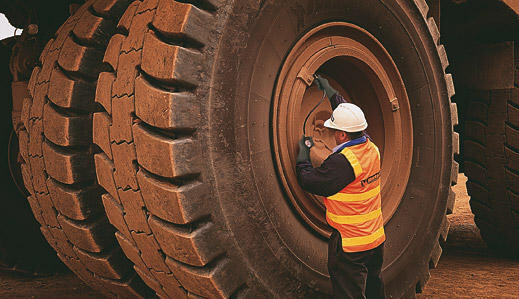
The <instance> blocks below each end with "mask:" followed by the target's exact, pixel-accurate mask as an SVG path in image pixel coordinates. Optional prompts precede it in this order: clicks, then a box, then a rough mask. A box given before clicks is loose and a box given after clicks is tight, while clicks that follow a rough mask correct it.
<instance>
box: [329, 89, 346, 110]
mask: <svg viewBox="0 0 519 299" xmlns="http://www.w3.org/2000/svg"><path fill="white" fill-rule="evenodd" d="M342 103H347V101H346V100H345V99H344V97H343V96H341V95H340V94H339V93H338V92H337V93H335V94H334V95H333V97H332V99H331V100H330V104H331V105H332V111H333V110H335V108H337V106H339V105H340V104H342Z"/></svg>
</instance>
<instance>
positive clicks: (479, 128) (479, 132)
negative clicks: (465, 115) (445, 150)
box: [464, 121, 487, 144]
mask: <svg viewBox="0 0 519 299" xmlns="http://www.w3.org/2000/svg"><path fill="white" fill-rule="evenodd" d="M464 134H465V140H466V139H471V140H473V141H477V142H479V143H480V144H487V141H486V139H487V126H486V125H485V124H483V123H481V122H478V121H466V122H465V127H464Z"/></svg>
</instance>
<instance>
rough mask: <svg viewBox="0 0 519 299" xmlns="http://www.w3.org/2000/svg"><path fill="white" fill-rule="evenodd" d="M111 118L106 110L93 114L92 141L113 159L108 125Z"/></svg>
mask: <svg viewBox="0 0 519 299" xmlns="http://www.w3.org/2000/svg"><path fill="white" fill-rule="evenodd" d="M111 122H112V120H111V119H110V116H109V115H108V114H107V113H106V112H98V113H95V114H94V120H93V128H94V130H93V131H94V132H93V141H94V143H95V144H97V145H98V146H99V147H100V148H101V150H102V151H103V152H104V153H105V154H106V156H107V157H108V159H113V156H112V148H111V144H110V125H111Z"/></svg>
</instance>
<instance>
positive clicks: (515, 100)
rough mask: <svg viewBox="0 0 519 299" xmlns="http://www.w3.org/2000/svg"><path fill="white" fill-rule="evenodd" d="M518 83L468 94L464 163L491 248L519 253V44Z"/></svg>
mask: <svg viewBox="0 0 519 299" xmlns="http://www.w3.org/2000/svg"><path fill="white" fill-rule="evenodd" d="M515 52H516V53H515V57H516V61H515V64H516V65H515V72H516V73H515V88H512V89H501V90H482V91H472V92H467V93H466V94H464V96H465V97H466V102H465V103H464V105H465V107H467V108H466V110H465V117H464V138H463V139H464V141H463V142H464V164H465V165H464V166H465V174H466V175H467V177H468V181H467V190H468V193H469V195H470V196H471V197H470V206H471V208H472V212H473V213H474V221H475V222H476V225H477V226H478V228H479V230H480V232H481V236H482V237H483V239H484V240H485V241H486V243H487V245H488V247H489V248H490V249H491V250H493V251H495V252H498V253H501V254H505V255H509V256H515V257H516V256H518V252H519V59H518V56H517V55H518V54H519V45H518V44H517V42H516V44H515Z"/></svg>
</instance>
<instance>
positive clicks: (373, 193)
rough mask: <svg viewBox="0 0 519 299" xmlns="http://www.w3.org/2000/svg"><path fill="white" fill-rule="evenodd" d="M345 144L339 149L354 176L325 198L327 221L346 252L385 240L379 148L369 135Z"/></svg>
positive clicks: (356, 250)
mask: <svg viewBox="0 0 519 299" xmlns="http://www.w3.org/2000/svg"><path fill="white" fill-rule="evenodd" d="M362 138H363V140H361V141H364V140H365V142H362V143H359V142H358V139H355V140H354V141H357V142H355V143H350V144H346V146H345V147H344V148H343V149H342V150H341V149H339V151H340V153H341V154H343V155H344V156H345V157H346V159H348V161H349V162H350V164H351V166H352V168H353V172H354V173H355V180H354V181H353V182H352V183H350V184H349V185H348V186H346V187H345V188H344V189H342V190H341V191H339V192H338V193H336V194H334V195H332V196H329V197H327V198H326V199H325V200H324V203H325V205H326V221H327V222H328V224H330V226H332V227H333V228H335V229H336V230H338V231H339V233H340V234H341V238H342V248H343V250H344V251H345V252H359V251H366V250H370V249H373V248H375V247H377V246H379V245H380V244H382V242H384V241H385V239H386V236H385V234H384V220H383V218H382V210H381V201H380V152H379V150H378V148H377V146H376V145H375V144H374V143H373V142H371V141H370V140H369V139H368V138H366V137H362Z"/></svg>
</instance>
